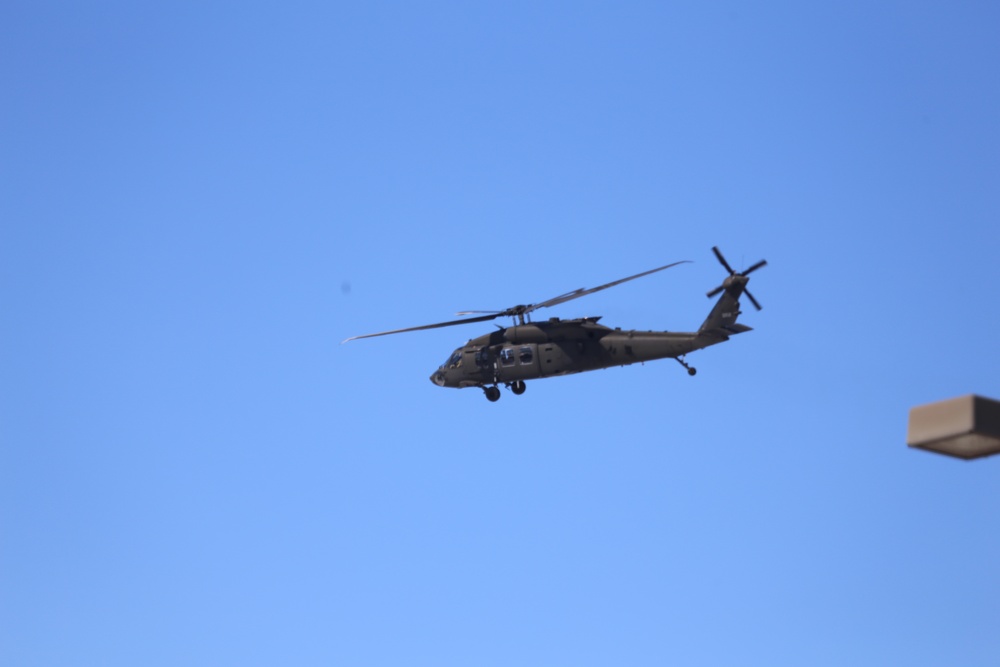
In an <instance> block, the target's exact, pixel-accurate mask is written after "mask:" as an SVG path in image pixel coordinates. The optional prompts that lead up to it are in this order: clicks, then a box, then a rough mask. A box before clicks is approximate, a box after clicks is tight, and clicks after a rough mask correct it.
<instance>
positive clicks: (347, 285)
mask: <svg viewBox="0 0 1000 667" xmlns="http://www.w3.org/2000/svg"><path fill="white" fill-rule="evenodd" d="M340 291H341V292H342V293H344V294H345V295H347V294H350V293H351V281H350V280H345V281H344V282H342V283H340Z"/></svg>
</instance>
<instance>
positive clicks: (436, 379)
mask: <svg viewBox="0 0 1000 667" xmlns="http://www.w3.org/2000/svg"><path fill="white" fill-rule="evenodd" d="M431 382H433V383H434V384H436V385H437V386H439V387H443V386H444V373H442V372H441V371H437V372H436V373H434V374H433V375H431Z"/></svg>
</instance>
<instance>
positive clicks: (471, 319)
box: [340, 313, 502, 345]
mask: <svg viewBox="0 0 1000 667" xmlns="http://www.w3.org/2000/svg"><path fill="white" fill-rule="evenodd" d="M501 314H502V313H497V314H495V315H482V316H480V317H467V318H465V319H461V320H451V321H449V322H438V323H437V324H425V325H423V326H420V327H407V328H406V329H393V330H392V331H380V332H379V333H372V334H364V335H363V336H351V337H350V338H345V339H344V340H342V341H341V342H340V344H341V345H343V344H344V343H346V342H348V341H352V340H358V339H360V338H375V337H376V336H388V335H389V334H398V333H406V332H407V331H423V330H424V329H440V328H441V327H453V326H455V325H457V324H471V323H473V322H488V321H490V320H495V319H496V318H498V317H500V315H501Z"/></svg>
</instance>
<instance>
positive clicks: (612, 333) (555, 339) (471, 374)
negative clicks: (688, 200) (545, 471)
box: [343, 247, 767, 402]
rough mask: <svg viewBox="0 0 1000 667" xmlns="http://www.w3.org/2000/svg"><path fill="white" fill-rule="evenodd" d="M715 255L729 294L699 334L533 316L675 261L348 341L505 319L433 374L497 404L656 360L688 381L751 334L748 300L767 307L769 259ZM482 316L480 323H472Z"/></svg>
mask: <svg viewBox="0 0 1000 667" xmlns="http://www.w3.org/2000/svg"><path fill="white" fill-rule="evenodd" d="M712 252H713V253H714V254H715V257H716V259H718V260H719V263H720V264H722V267H723V268H724V269H725V270H726V271H728V272H729V275H728V276H727V277H726V278H725V280H723V281H722V284H720V285H719V286H718V287H716V288H715V289H712V290H711V291H709V292H708V294H707V296H708V298H712V297H714V296H715V295H717V294H719V293H720V292H721V293H722V296H721V297H719V300H718V301H716V302H715V305H714V306H713V307H712V310H711V311H710V312H709V314H708V317H707V318H705V321H704V322H703V323H702V324H701V326H700V327H699V328H698V330H697V331H694V332H673V331H636V330H628V331H623V330H622V329H621V328H620V327H616V328H613V329H612V328H610V327H606V326H604V325H602V324H598V320H600V319H601V318H600V317H599V316H598V317H583V318H577V319H570V320H562V319H559V318H558V317H553V318H550V319H549V320H546V321H537V322H533V321H532V320H531V313H533V312H534V311H536V310H539V309H541V308H550V307H552V306H556V305H559V304H562V303H566V302H567V301H571V300H573V299H578V298H580V297H582V296H587V295H588V294H593V293H595V292H600V291H602V290H606V289H608V288H610V287H615V286H616V285H621V284H622V283H625V282H628V281H630V280H635V279H636V278H642V277H643V276H648V275H651V274H653V273H657V272H659V271H664V270H666V269H669V268H672V267H675V266H677V265H679V264H686V263H688V261H687V260H683V261H679V262H673V263H672V264H667V265H665V266H661V267H658V268H655V269H651V270H649V271H644V272H642V273H638V274H636V275H634V276H629V277H627V278H622V279H620V280H615V281H613V282H610V283H606V284H604V285H600V286H599V287H592V288H589V289H585V288H580V289H577V290H573V291H572V292H567V293H565V294H562V295H560V296H557V297H553V298H551V299H548V300H546V301H541V302H539V303H534V304H527V305H523V304H522V305H518V306H512V307H510V308H507V309H505V310H498V311H479V310H470V311H463V312H460V313H456V315H458V316H460V317H462V319H459V320H450V321H448V322H438V323H436V324H425V325H422V326H417V327H408V328H405V329H394V330H392V331H381V332H379V333H372V334H364V335H362V336H352V337H351V338H347V339H346V340H344V341H343V343H347V342H348V341H352V340H358V339H361V338H374V337H376V336H388V335H390V334H398V333H406V332H409V331H422V330H426V329H438V328H442V327H451V326H456V325H459V324H473V323H476V322H488V321H490V320H494V319H497V318H500V317H511V318H513V323H512V325H511V326H509V327H501V326H499V325H496V326H497V330H496V331H492V332H490V333H488V334H484V335H482V336H479V337H477V338H472V339H470V340H469V342H467V343H466V344H465V345H463V346H461V347H459V348H457V349H456V350H455V351H454V352H452V353H451V354H450V355H449V356H448V359H447V361H445V362H444V363H443V364H441V366H440V367H439V368H438V369H437V370H436V371H434V373H432V374H431V376H430V379H431V382H433V383H434V384H435V385H437V386H439V387H453V388H457V389H465V388H469V387H478V388H480V389H481V390H482V391H483V393H484V394H485V395H486V398H487V399H488V400H489V401H490V402H495V401H497V400H499V399H500V385H503V386H504V387H506V388H507V389H509V390H510V391H511V393H513V394H515V395H521V394H523V393H524V392H525V389H526V387H527V385H526V384H525V383H526V381H528V380H539V379H542V378H548V377H557V376H562V375H570V374H573V373H582V372H584V371H593V370H598V369H602V368H611V367H613V366H629V365H631V364H634V363H637V362H646V361H654V360H656V359H673V360H675V361H677V362H678V363H679V364H680V365H681V366H683V367H684V368H685V369H687V372H688V375H692V376H693V375H695V374H696V373H697V372H698V371H697V369H695V368H694V367H693V366H690V365H689V364H688V363H687V362H686V361H685V356H686V355H687V354H688V353H690V352H694V351H695V350H700V349H703V348H706V347H709V346H711V345H717V344H719V343H724V342H725V341H727V340H729V337H730V336H733V335H735V334H740V333H746V332H747V331H751V330H752V329H751V328H750V327H748V326H746V325H744V324H739V323H737V322H736V318H737V317H739V315H740V314H741V313H740V297H741V296H742V295H744V294H745V295H746V297H747V298H748V299H749V300H750V303H752V304H753V305H754V307H755V308H756V309H757V310H760V309H761V305H760V303H759V302H758V301H757V299H755V298H754V296H753V295H752V294H751V293H750V291H749V290H747V283H748V282H749V281H750V274H751V273H753V272H754V271H756V270H757V269H759V268H761V267H763V266H766V265H767V261H766V260H761V261H759V262H757V263H756V264H754V265H752V266H751V267H750V268H748V269H746V270H744V271H742V272H737V271H736V270H735V269H733V268H732V267H731V266H730V265H729V263H728V262H727V261H726V258H725V257H723V255H722V253H721V252H720V251H719V249H718V247H713V248H712ZM469 316H474V317H469Z"/></svg>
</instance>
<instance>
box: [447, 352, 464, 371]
mask: <svg viewBox="0 0 1000 667" xmlns="http://www.w3.org/2000/svg"><path fill="white" fill-rule="evenodd" d="M442 365H443V366H446V367H447V368H457V367H459V366H461V365H462V351H461V350H455V351H454V352H453V353H452V355H451V356H450V357H448V361H446V362H444V364H442Z"/></svg>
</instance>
